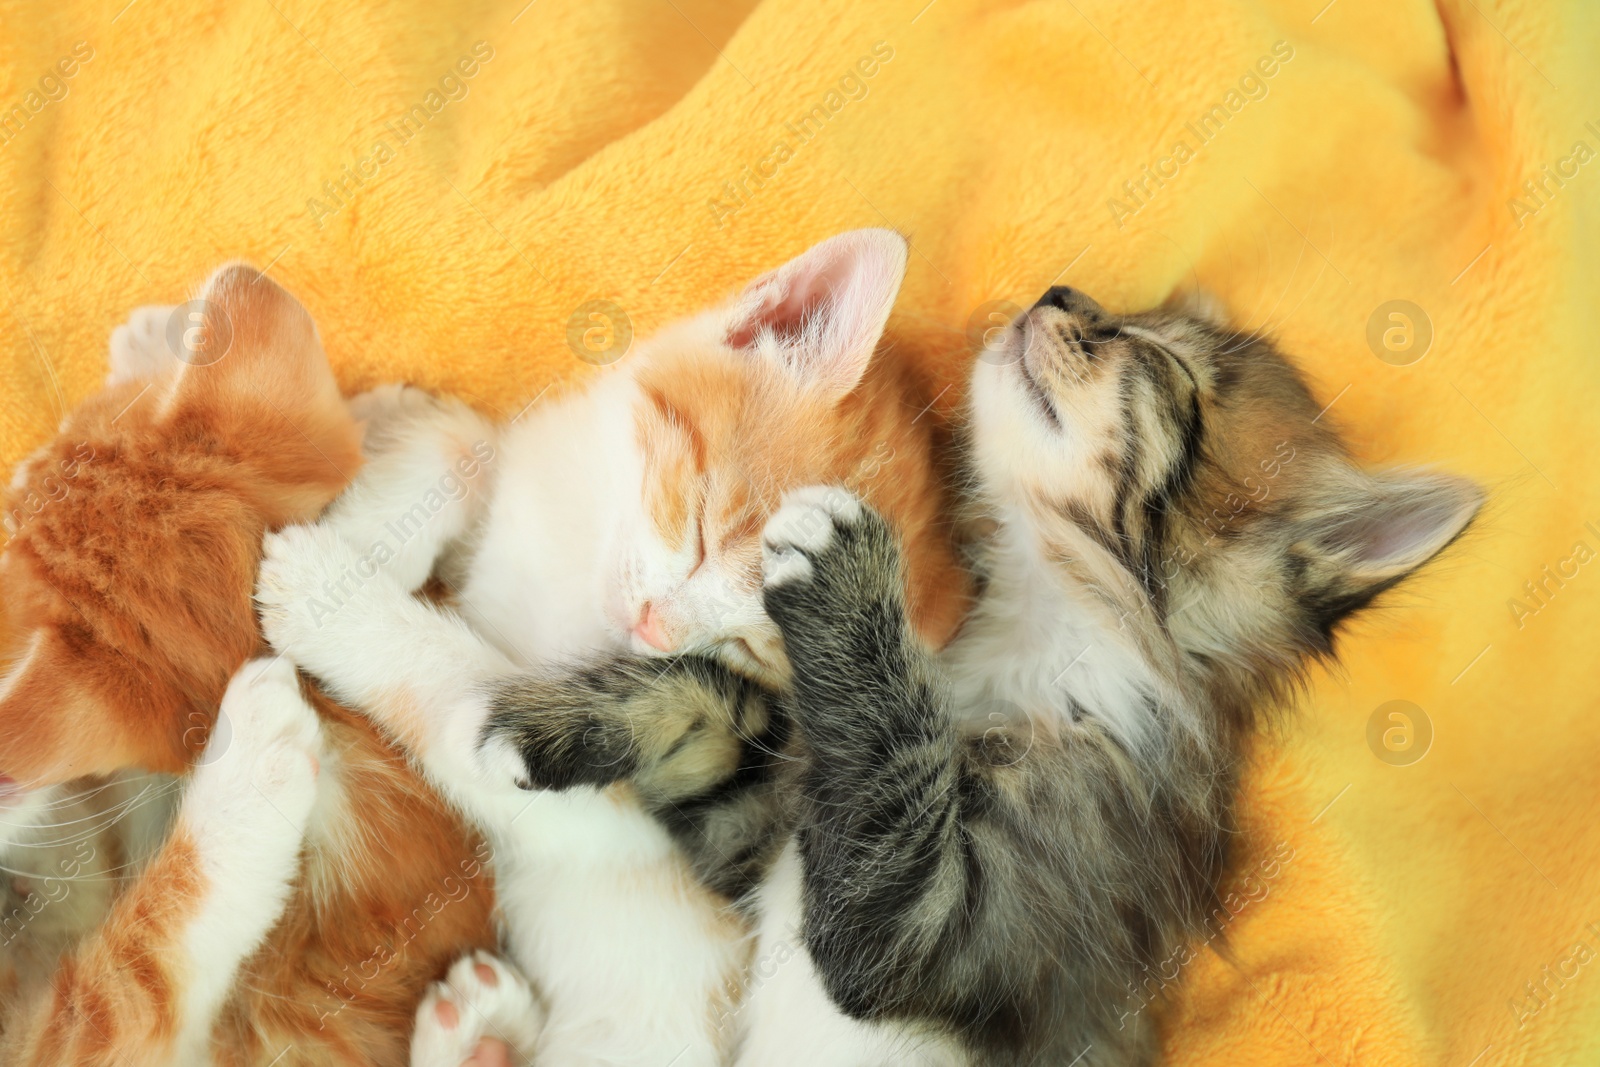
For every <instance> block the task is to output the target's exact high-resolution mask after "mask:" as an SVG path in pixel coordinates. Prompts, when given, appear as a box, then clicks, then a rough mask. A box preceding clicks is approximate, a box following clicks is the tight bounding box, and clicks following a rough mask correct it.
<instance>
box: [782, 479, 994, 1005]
mask: <svg viewBox="0 0 1600 1067" xmlns="http://www.w3.org/2000/svg"><path fill="white" fill-rule="evenodd" d="M762 543H763V544H762V547H763V560H764V569H765V575H766V578H765V602H766V608H767V612H768V614H770V615H771V616H772V619H773V621H774V622H776V623H777V625H778V628H779V630H780V631H781V632H782V634H783V641H784V650H785V652H786V653H787V655H788V657H789V660H790V662H791V664H792V665H793V668H794V681H793V694H792V698H791V702H790V708H791V711H792V714H793V716H794V721H795V725H796V727H797V729H798V732H799V735H800V737H801V738H802V740H803V741H804V747H805V748H806V749H807V750H808V759H809V764H808V766H807V767H806V769H805V771H804V773H803V774H802V775H801V779H800V782H801V786H800V791H801V805H800V811H799V824H798V828H797V831H796V833H797V839H798V842H799V846H800V853H801V856H802V859H803V861H804V881H805V893H804V898H805V916H806V918H805V936H806V945H807V948H808V950H809V951H810V953H811V956H812V958H813V960H814V962H815V963H816V965H817V969H818V972H819V974H820V976H821V977H822V979H823V981H824V984H825V985H826V986H827V988H828V991H829V993H830V995H831V996H832V997H833V999H834V1000H835V1002H836V1003H838V1004H839V1005H840V1007H841V1008H843V1009H844V1010H845V1011H846V1012H847V1013H849V1014H851V1015H853V1016H856V1017H858V1018H881V1017H883V1016H885V1015H894V1014H896V1013H902V1012H916V1013H921V1012H925V1011H928V1010H929V1008H928V997H929V996H931V995H932V994H933V991H935V990H941V989H942V987H943V985H944V983H942V982H941V981H940V980H939V979H940V977H941V974H940V973H939V971H938V969H937V967H936V962H937V961H938V960H949V959H954V958H956V957H957V953H958V952H959V948H958V946H956V945H955V944H954V943H953V941H951V940H950V939H949V938H948V937H947V936H946V931H945V930H944V929H943V926H942V924H943V923H944V922H945V920H946V919H947V917H948V915H949V914H951V913H950V912H949V911H947V910H946V908H945V907H932V906H930V904H929V902H930V901H944V902H945V904H947V905H948V904H954V905H956V906H957V907H959V905H960V902H961V900H962V899H963V896H964V888H963V887H964V879H965V858H964V857H963V855H962V854H961V851H960V835H961V831H962V827H961V825H960V821H961V814H962V811H961V803H960V802H961V792H962V790H961V788H960V785H961V766H960V761H959V757H958V747H957V746H958V739H957V733H956V729H955V723H954V720H953V717H952V715H951V713H950V709H949V706H948V699H949V698H948V694H947V692H946V686H945V683H944V680H943V678H942V676H941V674H940V672H939V670H938V667H937V664H936V663H935V662H934V660H933V658H932V656H931V655H930V654H929V653H928V652H927V651H926V650H925V649H924V648H923V647H922V646H921V645H920V643H919V642H918V639H917V637H916V635H915V634H914V633H913V631H912V629H911V626H910V623H909V622H908V621H907V618H906V613H905V594H904V578H903V574H904V567H903V564H902V561H901V555H900V549H899V546H898V543H897V541H896V538H895V535H894V532H893V531H892V530H891V529H890V528H889V526H888V524H887V523H886V522H884V520H883V518H882V516H880V515H878V513H877V512H875V511H873V510H872V509H871V508H870V507H868V506H866V505H864V504H863V503H861V501H859V500H857V499H856V498H855V497H854V496H853V495H852V494H850V493H849V492H848V491H846V490H844V489H841V488H837V487H826V486H823V487H815V488H810V489H803V490H800V491H798V492H795V493H791V494H789V496H788V497H786V499H785V502H784V505H783V507H782V508H781V509H780V510H779V512H778V513H777V514H776V515H775V516H773V518H772V519H771V520H770V521H769V522H768V524H767V527H766V529H765V531H764V532H763V535H762ZM941 940H943V941H944V944H943V945H942V947H940V948H939V950H938V952H937V953H935V952H934V951H933V946H935V945H938V944H940V942H941Z"/></svg>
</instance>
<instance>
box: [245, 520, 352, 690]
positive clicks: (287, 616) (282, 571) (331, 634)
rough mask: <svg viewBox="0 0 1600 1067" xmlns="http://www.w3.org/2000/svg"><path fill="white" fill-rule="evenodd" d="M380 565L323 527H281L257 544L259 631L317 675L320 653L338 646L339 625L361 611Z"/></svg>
mask: <svg viewBox="0 0 1600 1067" xmlns="http://www.w3.org/2000/svg"><path fill="white" fill-rule="evenodd" d="M381 572H382V564H381V563H380V562H379V561H377V560H375V559H373V558H371V557H364V556H361V555H359V554H357V552H356V551H355V549H353V548H351V547H350V546H349V545H348V544H346V543H345V541H344V540H343V539H342V538H341V537H340V536H339V535H338V534H337V533H336V532H334V531H333V530H331V529H328V528H327V527H325V526H320V525H312V526H287V527H285V528H284V529H282V530H279V531H278V532H276V533H269V534H267V536H266V538H265V539H264V540H263V542H262V558H261V570H260V572H259V574H258V575H257V577H256V594H255V600H256V608H257V610H258V612H259V613H260V616H261V630H262V632H263V633H264V634H266V637H267V640H268V642H270V643H271V645H272V647H273V648H274V649H276V650H277V651H278V652H281V653H283V654H284V655H286V656H289V657H291V658H292V659H294V660H296V661H298V662H300V663H302V664H304V665H305V666H306V667H307V668H308V669H309V670H311V671H312V672H313V673H319V672H320V669H321V667H322V666H323V664H322V663H321V662H320V660H321V658H322V656H321V654H322V652H323V650H325V649H328V648H330V647H332V648H335V649H336V648H337V646H338V644H339V637H338V630H337V629H336V627H338V626H339V624H341V623H346V624H348V623H350V622H351V620H352V618H354V617H359V616H360V615H361V614H362V613H363V611H364V606H363V603H362V602H363V601H365V600H367V599H368V598H369V597H368V594H369V592H370V590H369V589H368V587H369V586H370V585H374V584H376V583H378V582H380V581H381V580H382V579H383V575H382V573H381Z"/></svg>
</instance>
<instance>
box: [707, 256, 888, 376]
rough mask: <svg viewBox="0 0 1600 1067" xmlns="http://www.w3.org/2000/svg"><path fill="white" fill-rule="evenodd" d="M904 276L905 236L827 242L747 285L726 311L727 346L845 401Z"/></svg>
mask: <svg viewBox="0 0 1600 1067" xmlns="http://www.w3.org/2000/svg"><path fill="white" fill-rule="evenodd" d="M905 273H906V242H905V238H903V237H901V236H900V235H899V234H897V233H895V232H894V231H893V230H881V229H880V230H851V231H850V232H848V233H841V234H839V235H838V236H837V237H830V238H828V239H827V240H826V241H823V242H822V243H820V244H818V245H815V246H813V247H812V248H810V249H809V250H807V251H806V252H804V253H802V254H800V255H799V256H797V257H795V258H794V259H792V260H790V261H789V262H787V263H785V264H784V265H783V266H781V267H779V268H778V269H777V270H775V271H773V272H771V273H770V274H764V275H762V276H761V277H759V278H757V279H756V280H755V281H753V282H751V283H750V285H749V286H748V287H747V288H746V289H745V290H744V292H743V293H741V294H740V295H739V298H738V299H737V300H736V301H734V304H733V307H732V309H731V310H730V311H729V317H728V333H727V340H728V344H729V345H730V346H732V347H734V348H738V349H744V350H746V351H750V352H754V353H759V354H761V355H763V356H767V357H769V358H775V359H777V360H779V361H781V362H782V363H783V364H784V365H785V366H786V367H787V368H789V370H790V371H792V372H793V373H794V374H795V375H796V376H797V377H799V378H800V380H801V381H803V382H805V383H807V384H808V385H811V386H814V387H816V388H817V389H820V390H821V391H823V392H824V393H825V394H826V395H827V396H829V397H832V398H838V397H842V396H844V395H845V394H846V393H848V392H850V390H852V389H854V388H855V387H856V383H857V382H859V381H860V380H861V375H862V374H863V373H864V372H865V371H866V369H867V364H868V363H870V362H871V361H872V353H873V350H874V349H876V348H877V347H878V340H879V338H881V337H882V336H883V328H884V326H885V325H886V324H887V323H888V321H889V310H890V309H891V308H892V307H893V306H894V298H895V296H896V295H897V294H898V293H899V292H900V282H901V280H902V279H903V278H904V277H905Z"/></svg>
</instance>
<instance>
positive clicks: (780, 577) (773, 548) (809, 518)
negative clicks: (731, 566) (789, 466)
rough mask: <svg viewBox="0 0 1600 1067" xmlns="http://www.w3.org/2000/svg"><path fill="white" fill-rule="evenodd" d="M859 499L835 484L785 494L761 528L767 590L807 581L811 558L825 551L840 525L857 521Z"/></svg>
mask: <svg viewBox="0 0 1600 1067" xmlns="http://www.w3.org/2000/svg"><path fill="white" fill-rule="evenodd" d="M860 518H861V501H860V499H858V498H857V497H856V495H855V494H854V493H852V492H850V490H848V489H845V488H843V487H842V486H837V485H811V486H807V487H805V488H804V489H796V490H794V491H792V492H789V493H786V494H784V498H783V506H782V507H780V508H779V509H778V511H777V513H776V514H775V515H773V516H772V518H770V519H768V520H767V525H766V528H765V529H763V530H762V531H761V572H762V576H763V578H764V580H765V584H766V586H767V588H769V589H775V588H777V587H778V586H782V585H787V584H789V583H791V582H803V581H809V580H810V579H811V577H812V575H813V574H814V573H815V572H814V570H813V568H812V564H811V557H813V556H815V555H817V554H818V553H820V552H824V551H826V550H827V548H828V546H829V545H831V544H832V543H833V537H834V531H835V529H836V528H837V527H838V526H839V525H840V524H841V523H844V524H849V523H854V522H857V521H859V520H860Z"/></svg>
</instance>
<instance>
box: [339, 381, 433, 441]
mask: <svg viewBox="0 0 1600 1067" xmlns="http://www.w3.org/2000/svg"><path fill="white" fill-rule="evenodd" d="M446 404H447V402H446V401H444V400H441V399H440V398H438V397H436V396H434V395H433V394H432V393H430V392H428V391H427V390H426V389H418V388H417V387H416V386H414V385H407V384H405V383H404V382H388V383H386V384H384V385H379V386H375V387H374V388H371V389H368V390H367V391H366V392H364V393H357V394H356V395H355V396H353V397H351V398H350V414H352V415H354V416H355V417H356V418H357V419H360V420H361V421H362V422H363V423H365V428H366V436H365V437H364V438H363V441H362V444H363V448H364V451H365V452H366V453H367V455H368V456H369V457H371V456H374V455H381V454H382V453H384V452H385V451H387V447H386V446H387V445H389V444H390V443H391V442H392V441H393V439H394V438H395V437H397V436H398V435H399V434H401V433H403V432H404V428H405V427H406V426H407V425H408V424H410V423H413V422H417V421H420V420H425V419H429V418H434V417H437V416H439V415H440V414H441V413H442V412H444V411H446V410H447V407H446Z"/></svg>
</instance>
